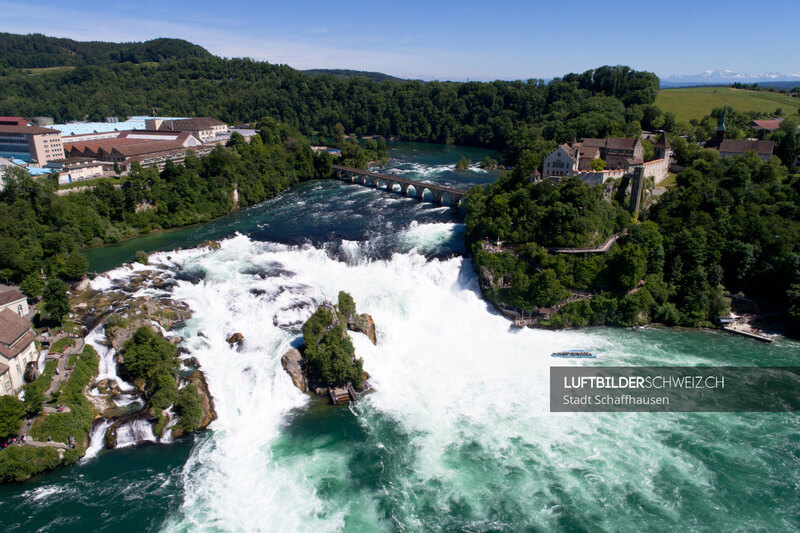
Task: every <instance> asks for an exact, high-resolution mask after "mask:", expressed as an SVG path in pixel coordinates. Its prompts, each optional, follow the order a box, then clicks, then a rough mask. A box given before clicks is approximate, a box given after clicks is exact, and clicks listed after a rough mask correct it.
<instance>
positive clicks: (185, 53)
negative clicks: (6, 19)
mask: <svg viewBox="0 0 800 533" xmlns="http://www.w3.org/2000/svg"><path fill="white" fill-rule="evenodd" d="M203 57H211V54H210V53H209V52H208V51H207V50H206V49H205V48H203V47H202V46H199V45H196V44H192V43H190V42H188V41H184V40H182V39H165V38H162V39H152V40H150V41H145V42H135V43H108V42H101V41H87V42H81V41H73V40H72V39H62V38H59V37H47V36H45V35H41V34H36V33H34V34H29V35H16V34H13V33H0V67H15V68H49V67H77V66H83V65H105V64H113V63H124V62H131V63H150V62H161V61H164V60H166V59H181V58H203Z"/></svg>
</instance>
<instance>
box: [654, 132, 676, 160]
mask: <svg viewBox="0 0 800 533" xmlns="http://www.w3.org/2000/svg"><path fill="white" fill-rule="evenodd" d="M653 155H654V156H655V158H656V159H669V157H670V156H671V155H672V146H670V145H669V140H667V132H666V131H665V132H664V133H662V134H661V137H659V138H658V140H657V141H656V143H655V144H654V145H653Z"/></svg>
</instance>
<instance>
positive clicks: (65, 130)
mask: <svg viewBox="0 0 800 533" xmlns="http://www.w3.org/2000/svg"><path fill="white" fill-rule="evenodd" d="M150 118H159V119H163V120H181V118H182V117H129V118H128V120H124V121H122V122H75V123H72V124H53V125H52V126H48V128H53V129H54V130H58V131H60V132H61V135H62V136H64V137H69V136H72V135H86V134H89V133H110V132H112V131H125V130H143V129H145V126H144V121H145V120H147V119H150Z"/></svg>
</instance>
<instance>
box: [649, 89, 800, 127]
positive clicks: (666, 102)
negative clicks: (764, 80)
mask: <svg viewBox="0 0 800 533" xmlns="http://www.w3.org/2000/svg"><path fill="white" fill-rule="evenodd" d="M656 105H657V106H658V107H660V108H661V109H662V110H663V111H665V112H666V111H670V112H672V113H674V114H675V116H676V118H677V119H678V120H679V121H684V122H688V121H689V120H691V119H693V118H694V119H697V120H701V119H702V118H703V117H704V116H706V115H710V114H711V110H712V109H713V108H715V107H722V106H725V105H727V106H729V107H732V108H734V109H736V110H737V111H741V112H745V111H759V112H761V113H774V112H775V110H776V109H777V108H781V109H783V113H784V115H789V114H794V113H797V111H798V109H800V98H792V97H791V96H789V95H787V94H780V93H772V92H768V91H744V90H741V89H733V88H731V87H691V88H684V89H662V90H660V91H659V92H658V96H657V97H656Z"/></svg>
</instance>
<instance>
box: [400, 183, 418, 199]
mask: <svg viewBox="0 0 800 533" xmlns="http://www.w3.org/2000/svg"><path fill="white" fill-rule="evenodd" d="M412 189H413V190H414V193H413V194H412V193H411V190H412ZM403 193H404V195H405V196H408V197H409V198H412V197H413V198H416V197H417V195H418V194H419V193H418V192H417V187H416V186H415V185H414V184H413V183H409V184H407V185H406V190H405V191H403Z"/></svg>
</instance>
